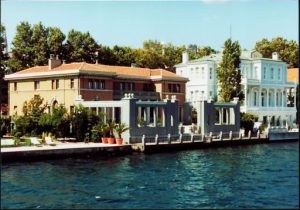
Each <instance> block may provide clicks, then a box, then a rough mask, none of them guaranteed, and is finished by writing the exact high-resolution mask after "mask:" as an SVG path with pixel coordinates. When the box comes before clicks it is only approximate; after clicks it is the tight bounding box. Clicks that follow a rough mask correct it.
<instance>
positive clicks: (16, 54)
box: [8, 22, 34, 72]
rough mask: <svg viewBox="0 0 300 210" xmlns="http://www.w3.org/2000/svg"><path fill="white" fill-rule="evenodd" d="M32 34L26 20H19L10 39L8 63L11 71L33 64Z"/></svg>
mask: <svg viewBox="0 0 300 210" xmlns="http://www.w3.org/2000/svg"><path fill="white" fill-rule="evenodd" d="M32 34H33V31H32V29H31V25H30V24H29V23H28V22H21V23H20V24H19V25H18V26H17V31H16V36H15V37H14V39H13V41H12V58H11V59H10V60H9V63H8V66H9V69H10V71H11V72H16V71H20V70H22V69H25V68H28V67H31V66H33V58H34V52H33V48H32V40H31V37H32Z"/></svg>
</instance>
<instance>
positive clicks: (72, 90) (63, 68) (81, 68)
mask: <svg viewBox="0 0 300 210" xmlns="http://www.w3.org/2000/svg"><path fill="white" fill-rule="evenodd" d="M5 80H7V81H8V82H9V115H14V114H17V115H20V114H22V107H23V104H24V102H25V101H26V100H29V99H30V98H33V97H34V95H40V96H41V97H42V98H44V100H45V102H46V104H47V107H48V111H49V112H50V111H51V109H52V107H53V106H55V105H57V104H63V105H64V106H65V107H66V109H67V110H68V111H69V112H72V111H73V109H74V102H75V100H76V99H78V98H81V99H83V100H85V101H103V100H106V101H107V100H120V99H121V98H122V97H123V96H124V94H125V93H134V95H135V97H136V98H137V99H140V100H145V101H160V100H162V99H164V98H166V97H167V95H175V96H176V99H177V100H178V104H179V112H180V120H181V119H182V116H183V104H184V102H185V84H186V82H187V81H188V79H187V78H184V77H181V76H178V75H176V74H175V73H172V72H169V71H167V70H163V69H148V68H138V67H125V66H109V65H102V64H91V63H86V62H77V63H68V64H66V63H62V62H61V60H60V59H58V57H54V56H51V57H50V59H49V65H48V66H35V67H32V68H28V69H24V70H22V71H19V72H16V73H14V74H10V75H6V76H5Z"/></svg>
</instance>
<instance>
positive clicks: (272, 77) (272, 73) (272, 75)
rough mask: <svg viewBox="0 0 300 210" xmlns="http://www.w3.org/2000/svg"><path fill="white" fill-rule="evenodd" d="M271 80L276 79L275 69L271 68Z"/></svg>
mask: <svg viewBox="0 0 300 210" xmlns="http://www.w3.org/2000/svg"><path fill="white" fill-rule="evenodd" d="M270 78H271V79H274V69H273V68H271V72H270Z"/></svg>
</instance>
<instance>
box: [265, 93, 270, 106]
mask: <svg viewBox="0 0 300 210" xmlns="http://www.w3.org/2000/svg"><path fill="white" fill-rule="evenodd" d="M266 102H267V103H266V105H267V107H269V106H270V104H269V88H267V101H266Z"/></svg>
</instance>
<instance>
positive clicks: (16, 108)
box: [14, 106, 18, 114]
mask: <svg viewBox="0 0 300 210" xmlns="http://www.w3.org/2000/svg"><path fill="white" fill-rule="evenodd" d="M14 112H15V114H18V107H17V106H14Z"/></svg>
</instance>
